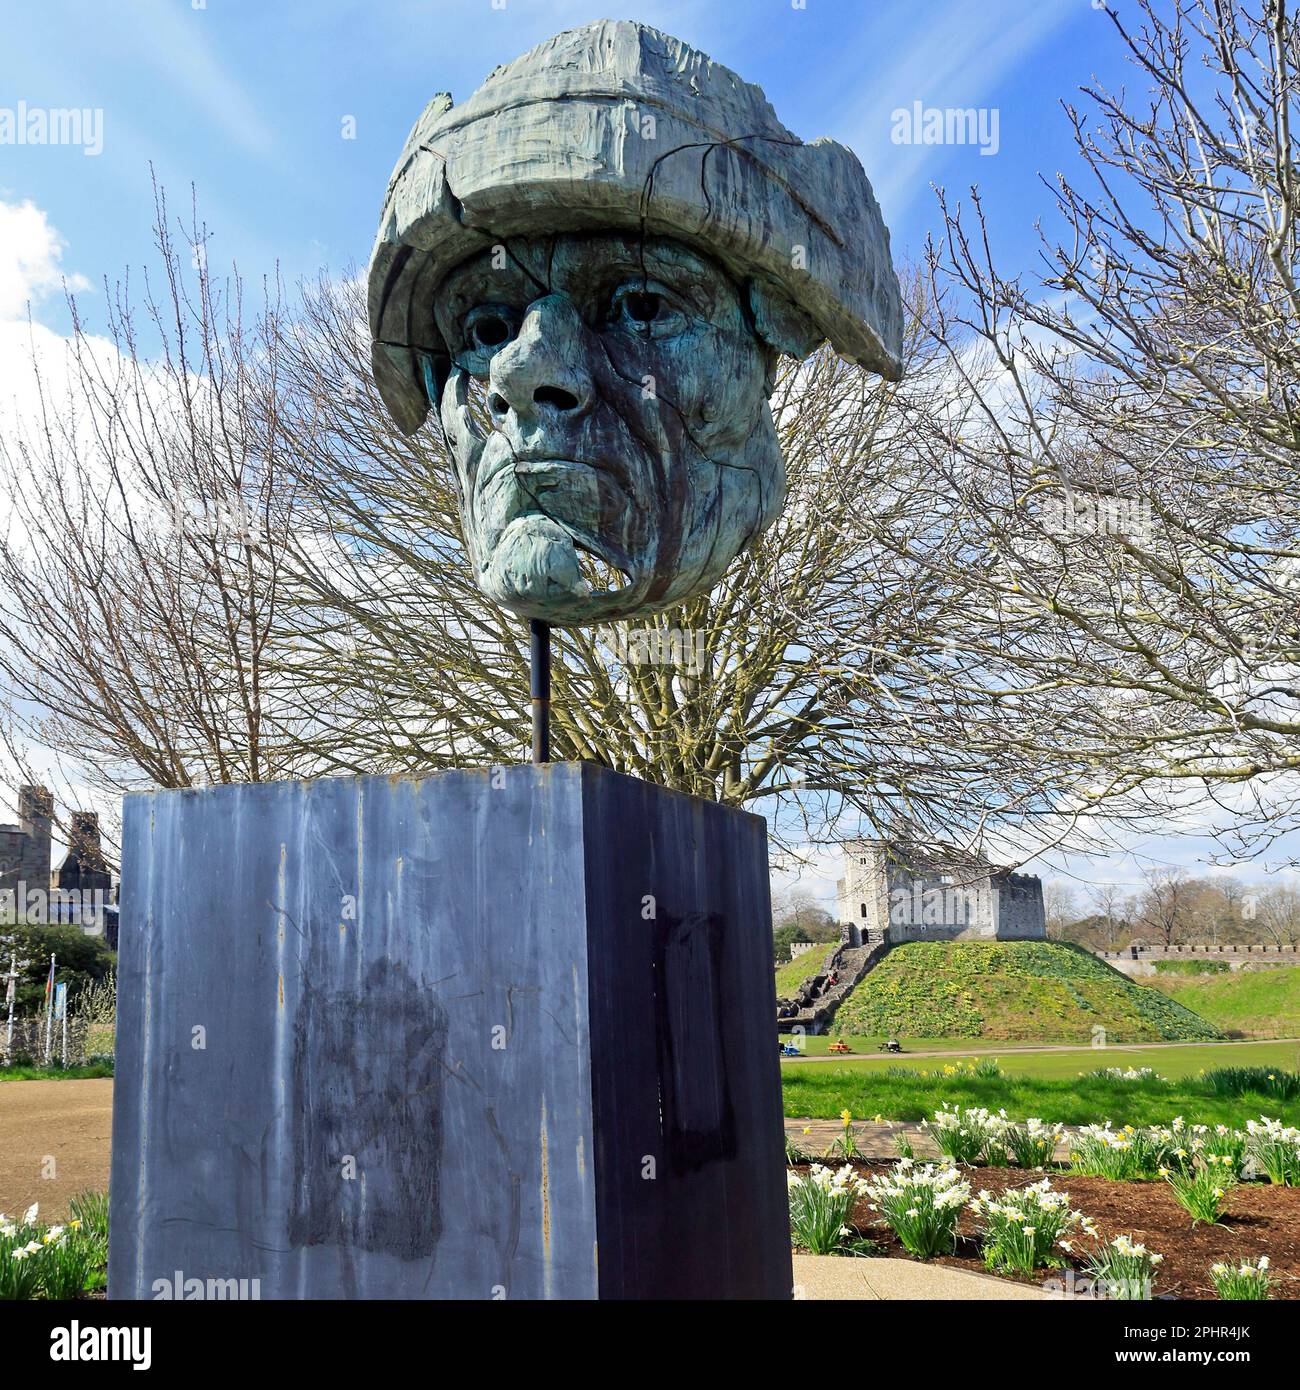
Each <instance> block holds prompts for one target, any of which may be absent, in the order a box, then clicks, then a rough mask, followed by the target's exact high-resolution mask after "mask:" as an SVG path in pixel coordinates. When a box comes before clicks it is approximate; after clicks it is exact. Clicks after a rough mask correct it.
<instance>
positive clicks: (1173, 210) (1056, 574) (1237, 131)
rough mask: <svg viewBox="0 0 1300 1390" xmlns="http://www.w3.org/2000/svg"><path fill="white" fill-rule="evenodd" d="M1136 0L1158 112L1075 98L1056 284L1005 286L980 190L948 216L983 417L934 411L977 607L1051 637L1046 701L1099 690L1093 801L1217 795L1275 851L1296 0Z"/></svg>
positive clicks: (956, 363) (1299, 421) (1285, 654)
mask: <svg viewBox="0 0 1300 1390" xmlns="http://www.w3.org/2000/svg"><path fill="white" fill-rule="evenodd" d="M1134 8H1135V9H1136V11H1137V13H1138V20H1139V27H1137V28H1131V27H1128V26H1127V25H1126V24H1125V23H1124V22H1122V21H1121V18H1120V17H1119V16H1117V15H1116V14H1115V13H1114V12H1112V11H1107V12H1106V13H1107V15H1108V16H1109V19H1108V21H1107V20H1102V21H1100V22H1109V23H1111V24H1112V25H1113V29H1114V33H1115V35H1116V37H1117V39H1118V41H1119V42H1120V43H1121V44H1122V45H1123V46H1124V47H1125V48H1126V50H1127V52H1128V55H1129V56H1130V58H1131V59H1132V61H1133V63H1134V65H1135V67H1136V68H1137V69H1138V71H1139V73H1140V75H1141V78H1142V85H1143V86H1145V87H1146V88H1147V89H1148V93H1149V94H1148V96H1147V97H1146V98H1145V99H1143V98H1135V97H1133V96H1130V95H1129V94H1127V93H1125V92H1120V93H1112V92H1109V91H1107V90H1105V89H1103V88H1101V87H1100V86H1095V85H1094V86H1092V87H1089V88H1086V89H1085V90H1084V93H1083V97H1084V100H1083V103H1082V105H1081V106H1080V107H1079V108H1076V107H1074V106H1070V105H1067V106H1066V108H1065V110H1066V118H1067V120H1068V121H1069V123H1070V125H1071V127H1072V130H1073V134H1074V140H1075V145H1076V149H1077V154H1078V159H1079V170H1078V172H1077V173H1066V174H1062V175H1060V176H1058V179H1057V181H1056V185H1055V190H1054V193H1055V203H1056V210H1057V213H1058V214H1059V219H1060V221H1059V226H1060V230H1059V232H1057V233H1055V234H1051V235H1049V234H1046V233H1045V234H1044V241H1043V254H1044V260H1045V263H1046V265H1047V270H1046V272H1045V273H1044V274H1043V275H1042V276H1041V277H1039V278H1038V279H1036V280H1031V279H1026V278H1014V277H1007V276H1004V275H1003V274H1001V273H999V271H998V270H997V268H996V266H995V264H994V259H993V256H992V253H991V251H990V239H989V236H988V235H987V230H986V226H985V219H984V212H983V208H982V206H981V203H980V199H979V197H978V195H973V197H972V201H971V204H970V206H969V208H967V209H965V210H963V209H962V208H960V207H959V206H957V205H956V204H954V203H953V202H952V201H951V200H949V199H947V198H946V197H944V198H943V210H944V213H945V216H946V219H947V227H946V234H945V236H944V238H943V239H942V241H941V243H940V244H938V245H936V246H934V247H932V249H931V255H930V259H929V265H930V270H931V274H932V284H933V286H934V291H935V295H936V309H935V317H936V320H937V322H938V324H939V330H938V331H939V336H940V338H941V340H942V341H943V343H944V344H945V346H946V348H947V350H948V354H949V356H948V360H949V363H950V366H951V369H952V371H953V372H954V373H955V374H956V375H957V376H958V377H959V378H960V379H961V380H962V381H963V383H964V384H965V387H966V399H967V402H968V408H967V409H966V410H965V411H963V412H959V413H954V414H952V415H951V416H948V417H943V418H939V417H936V418H935V419H934V420H933V421H932V450H931V452H932V458H933V460H934V476H935V481H934V483H933V485H932V486H933V491H934V494H935V496H936V497H938V496H946V495H950V494H951V493H952V492H953V491H954V490H956V491H957V492H959V493H960V495H961V497H962V499H963V504H964V511H965V514H966V520H967V524H968V525H969V527H970V528H971V532H972V536H973V540H972V548H976V549H979V550H980V551H982V553H983V555H984V559H985V564H984V566H983V568H982V570H977V569H976V567H974V566H972V565H967V566H966V567H965V573H966V574H967V575H968V576H975V575H978V576H979V578H978V587H979V590H980V597H979V598H978V599H973V600H972V602H973V604H974V606H975V608H976V609H977V611H983V612H987V613H990V614H993V613H996V614H998V615H1000V617H1001V619H1002V620H1003V621H1004V622H1005V623H1006V624H1007V625H1008V626H1009V627H1011V628H1017V627H1018V628H1019V629H1020V630H1022V631H1023V630H1025V629H1028V628H1032V629H1033V630H1034V637H1033V640H1032V641H1030V642H1028V643H1026V644H1025V646H1024V648H1023V651H1022V663H1021V671H1022V673H1023V677H1024V679H1025V681H1026V683H1027V685H1029V686H1030V687H1032V689H1033V690H1034V691H1035V692H1039V693H1041V692H1053V693H1054V694H1055V695H1056V696H1057V697H1058V698H1059V700H1060V701H1061V703H1062V705H1063V706H1065V707H1067V708H1068V707H1069V706H1070V702H1069V700H1068V696H1069V695H1070V693H1073V694H1074V696H1075V697H1076V698H1075V700H1074V703H1073V712H1072V715H1071V717H1070V719H1069V721H1068V722H1067V723H1065V724H1063V725H1062V727H1061V729H1060V730H1059V731H1058V733H1057V740H1058V744H1060V745H1062V746H1061V748H1060V751H1061V753H1062V756H1066V757H1068V756H1069V755H1070V754H1071V753H1074V754H1076V755H1078V756H1079V757H1080V758H1081V759H1083V760H1085V761H1087V760H1089V759H1090V760H1091V763H1092V767H1093V772H1092V775H1091V776H1090V777H1089V778H1088V781H1087V784H1086V785H1081V787H1080V793H1079V794H1080V796H1081V798H1083V799H1084V800H1088V801H1090V802H1092V803H1093V804H1095V805H1097V806H1103V805H1106V804H1108V803H1110V802H1111V801H1112V800H1113V799H1114V798H1115V797H1116V796H1119V797H1121V798H1124V799H1131V798H1132V797H1133V796H1134V795H1137V796H1139V797H1141V796H1147V797H1149V800H1150V804H1151V805H1152V806H1163V807H1168V806H1169V805H1170V804H1171V803H1173V804H1178V803H1179V802H1181V801H1186V800H1188V799H1195V798H1198V797H1200V796H1202V795H1204V794H1205V793H1206V792H1207V791H1208V794H1209V795H1210V796H1212V797H1214V798H1215V799H1216V800H1217V801H1218V802H1219V804H1220V805H1221V807H1222V809H1223V813H1224V819H1225V823H1226V828H1225V830H1224V835H1225V843H1226V844H1227V846H1228V848H1229V849H1230V850H1231V851H1232V852H1234V853H1236V854H1257V853H1262V852H1264V851H1266V850H1267V849H1268V848H1269V847H1270V846H1272V845H1273V844H1274V843H1275V841H1276V840H1277V838H1278V837H1279V836H1280V835H1282V834H1283V833H1285V832H1286V831H1287V830H1289V829H1290V828H1292V827H1294V826H1295V825H1297V824H1298V823H1300V799H1298V796H1300V793H1298V791H1297V785H1298V784H1297V781H1296V779H1295V777H1294V776H1293V775H1292V774H1294V773H1295V772H1296V770H1297V769H1298V768H1300V490H1297V488H1296V486H1295V478H1296V472H1297V464H1298V462H1300V415H1298V414H1297V411H1298V410H1300V404H1298V402H1297V398H1296V393H1295V389H1294V387H1295V382H1296V380H1297V376H1298V375H1300V291H1298V290H1297V269H1298V266H1297V249H1298V244H1297V212H1298V211H1300V185H1298V184H1297V172H1296V171H1297V168H1300V160H1298V159H1297V154H1298V153H1300V151H1298V150H1297V138H1298V137H1297V129H1296V122H1295V120H1294V114H1295V110H1294V108H1295V101H1296V95H1297V70H1298V67H1300V30H1298V28H1297V22H1296V19H1295V16H1294V15H1293V14H1292V13H1291V12H1290V11H1289V8H1288V6H1287V4H1286V3H1285V0H1251V3H1240V0H1175V3H1172V4H1168V5H1159V6H1157V5H1155V4H1152V3H1148V0H1137V3H1136V5H1135V6H1134ZM935 562H936V564H941V565H944V566H948V565H949V564H950V562H949V561H948V560H947V558H946V557H944V556H942V555H940V556H938V557H936V561H935ZM995 636H997V634H994V633H992V632H991V630H990V631H986V632H985V633H982V634H980V635H979V636H978V638H977V640H978V641H979V642H981V643H984V644H988V643H989V642H990V641H991V639H992V638H993V637H995ZM1027 732H1029V731H1027Z"/></svg>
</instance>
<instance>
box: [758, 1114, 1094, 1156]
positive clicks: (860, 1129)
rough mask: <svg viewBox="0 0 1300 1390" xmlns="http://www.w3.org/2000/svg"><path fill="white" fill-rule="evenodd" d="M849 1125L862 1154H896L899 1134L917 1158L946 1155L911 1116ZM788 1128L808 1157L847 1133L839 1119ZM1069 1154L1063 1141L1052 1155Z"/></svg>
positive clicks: (797, 1122) (791, 1123)
mask: <svg viewBox="0 0 1300 1390" xmlns="http://www.w3.org/2000/svg"><path fill="white" fill-rule="evenodd" d="M849 1128H850V1129H851V1130H852V1131H853V1142H854V1143H855V1144H856V1145H857V1146H858V1153H859V1154H860V1155H861V1157H863V1158H869V1159H879V1158H897V1157H898V1148H897V1146H896V1145H895V1143H894V1140H895V1138H896V1137H903V1138H906V1140H907V1142H908V1143H909V1144H911V1146H912V1151H913V1152H914V1153H915V1154H916V1156H917V1158H920V1159H938V1158H942V1157H943V1155H942V1154H941V1153H940V1152H939V1147H938V1145H937V1144H936V1143H935V1142H934V1140H933V1139H931V1138H930V1136H929V1135H928V1134H927V1133H926V1132H925V1131H924V1130H923V1129H922V1128H921V1126H920V1125H919V1124H917V1123H914V1122H913V1121H910V1120H895V1121H893V1122H892V1123H891V1122H890V1121H888V1120H885V1121H882V1122H879V1123H878V1122H876V1121H874V1120H854V1121H853V1122H852V1123H851V1124H850V1125H849ZM1068 1128H1069V1127H1068V1126H1067V1133H1068ZM785 1132H786V1135H787V1137H788V1138H790V1139H792V1140H793V1141H794V1142H795V1143H796V1144H797V1145H798V1146H799V1147H800V1148H801V1149H802V1150H803V1151H804V1153H806V1154H808V1155H809V1157H811V1158H815V1159H818V1160H821V1159H822V1158H823V1156H824V1155H825V1153H826V1150H827V1149H828V1148H829V1147H830V1145H831V1142H832V1140H835V1139H838V1138H839V1137H840V1135H842V1134H843V1133H844V1126H843V1124H842V1123H841V1122H840V1121H839V1120H786V1122H785ZM1069 1156H1070V1151H1069V1148H1068V1147H1067V1146H1066V1145H1065V1144H1064V1143H1061V1144H1058V1145H1057V1146H1056V1152H1055V1154H1054V1155H1053V1157H1054V1158H1055V1159H1056V1161H1057V1162H1058V1163H1064V1162H1065V1161H1066V1160H1067V1159H1068V1158H1069ZM833 1161H834V1160H832V1162H833Z"/></svg>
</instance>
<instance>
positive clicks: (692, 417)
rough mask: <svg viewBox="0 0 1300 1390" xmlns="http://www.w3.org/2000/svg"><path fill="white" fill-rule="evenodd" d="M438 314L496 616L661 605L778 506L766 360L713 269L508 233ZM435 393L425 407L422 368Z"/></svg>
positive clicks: (455, 429) (555, 619)
mask: <svg viewBox="0 0 1300 1390" xmlns="http://www.w3.org/2000/svg"><path fill="white" fill-rule="evenodd" d="M435 314H436V320H437V326H438V329H439V332H440V334H441V336H442V338H443V340H444V342H445V343H446V344H447V345H448V348H449V350H450V353H451V357H452V367H451V372H450V375H449V377H448V379H447V381H446V384H445V386H444V387H443V389H442V395H441V402H440V411H441V418H442V424H443V429H444V431H445V432H446V436H447V439H448V442H449V444H450V446H451V448H452V451H453V454H454V456H455V462H456V471H457V478H458V484H459V492H460V501H461V511H462V519H463V523H464V531H465V539H466V543H467V545H468V548H469V553H470V558H471V561H472V563H473V565H474V569H475V574H476V576H477V579H478V583H479V586H480V587H481V588H482V589H483V591H484V593H486V594H487V595H488V597H490V598H491V599H493V600H495V601H496V602H497V603H499V604H501V605H502V606H503V607H505V608H508V609H510V610H511V611H513V612H515V613H518V614H520V615H521V616H524V617H530V618H542V619H545V620H546V621H548V622H552V623H556V624H559V625H561V626H563V625H566V624H577V623H592V622H601V621H606V620H613V619H617V618H621V617H626V616H628V615H630V614H632V613H635V612H637V611H653V610H655V609H658V608H664V607H667V606H669V605H670V604H673V603H677V602H680V601H681V600H682V599H685V598H687V597H690V596H691V595H693V594H696V593H701V592H704V591H705V590H707V589H709V588H710V587H712V585H713V584H714V583H715V582H716V581H717V579H718V578H719V577H720V576H721V574H722V572H723V571H724V570H725V569H726V568H727V566H728V565H729V564H730V563H731V561H732V560H733V559H734V558H735V556H736V555H737V553H738V552H739V551H740V550H741V549H742V547H743V546H744V545H745V544H746V543H747V542H748V541H749V540H750V539H751V538H753V537H754V536H756V535H758V534H759V533H760V532H761V531H762V530H763V529H764V528H765V527H766V526H767V525H768V524H770V522H771V521H772V520H773V519H774V518H775V517H776V516H777V514H778V513H779V512H780V510H781V504H782V502H783V500H784V493H785V479H784V470H783V467H782V463H781V453H780V448H779V445H778V443H777V438H776V432H775V429H774V427H773V424H772V417H771V413H770V411H769V410H768V405H767V397H768V393H769V391H770V374H771V371H772V368H773V364H774V361H775V354H774V352H773V351H772V349H770V348H768V347H767V346H766V345H765V344H764V343H763V342H762V341H761V340H760V339H759V338H758V337H757V336H756V334H755V332H754V329H753V328H752V327H751V320H750V316H749V312H748V308H747V305H746V302H745V298H744V293H743V291H742V290H741V288H740V287H739V286H738V285H737V284H736V283H735V282H734V281H733V280H732V279H731V278H730V277H729V276H728V275H727V274H726V273H724V272H723V270H722V269H721V268H720V267H719V266H717V265H716V264H714V263H713V262H711V261H710V260H708V259H707V258H706V257H704V256H702V255H700V254H698V253H696V252H694V251H692V250H690V249H688V248H687V247H685V246H684V245H682V244H681V243H679V242H675V241H670V240H653V239H652V240H648V241H647V240H641V239H632V238H624V237H622V236H618V235H613V234H608V235H604V234H600V235H591V236H558V237H538V238H534V239H524V240H520V239H515V240H511V241H509V242H507V243H505V244H504V245H503V247H498V248H495V249H494V250H493V251H488V252H484V253H483V254H482V255H480V256H478V257H476V258H475V259H472V260H470V261H467V262H465V263H464V264H462V265H460V266H458V267H457V268H456V269H455V270H453V271H452V272H451V273H450V274H449V275H448V276H447V277H446V279H445V280H444V281H443V283H442V284H441V285H440V286H439V288H438V290H437V294H436V300H435ZM472 381H477V382H478V383H481V387H482V391H481V393H480V392H472V391H471V382H472ZM426 383H427V384H428V385H429V387H430V392H431V399H436V394H435V392H436V387H435V385H434V383H433V381H432V373H431V370H430V369H429V368H427V367H426ZM480 394H481V397H482V403H483V407H484V408H483V409H482V410H476V409H475V408H474V406H475V397H478V396H480Z"/></svg>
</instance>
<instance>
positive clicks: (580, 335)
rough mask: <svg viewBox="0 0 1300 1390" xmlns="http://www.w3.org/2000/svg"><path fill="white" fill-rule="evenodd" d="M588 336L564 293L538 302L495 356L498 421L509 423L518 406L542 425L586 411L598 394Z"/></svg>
mask: <svg viewBox="0 0 1300 1390" xmlns="http://www.w3.org/2000/svg"><path fill="white" fill-rule="evenodd" d="M585 337H586V328H585V326H584V324H583V322H582V319H581V318H580V317H579V315H578V311H577V310H576V309H575V308H574V307H573V303H572V301H571V300H569V299H568V298H566V297H565V296H564V295H561V294H551V295H547V296H546V298H545V299H539V300H537V301H536V302H535V303H534V304H532V305H531V306H530V307H529V309H528V312H527V314H526V315H525V316H524V321H523V323H522V325H521V326H520V329H519V332H518V334H517V335H516V337H515V339H514V341H513V342H511V343H510V344H509V345H508V346H507V347H504V348H502V349H501V351H500V352H498V353H497V354H496V355H495V356H494V357H493V358H492V368H491V379H490V385H491V389H490V391H489V392H488V409H489V410H490V411H491V412H492V418H493V420H494V422H495V423H496V424H498V425H500V424H502V423H504V422H505V420H506V419H507V417H508V416H509V415H510V414H511V412H512V411H513V413H514V414H515V415H516V417H517V418H518V419H519V420H521V421H525V420H526V421H530V422H535V423H539V424H540V423H546V422H547V421H548V420H554V421H555V422H556V423H560V421H561V420H564V419H566V418H568V417H573V418H576V417H577V416H579V415H582V414H585V412H586V411H587V410H589V409H590V408H591V403H592V400H593V399H594V397H595V387H594V385H593V383H592V380H591V370H590V368H589V366H588V363H587V354H588V352H589V351H590V349H589V347H588V345H587V343H586V342H585Z"/></svg>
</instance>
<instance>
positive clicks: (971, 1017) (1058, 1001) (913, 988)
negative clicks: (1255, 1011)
mask: <svg viewBox="0 0 1300 1390" xmlns="http://www.w3.org/2000/svg"><path fill="white" fill-rule="evenodd" d="M1098 1027H1101V1028H1104V1029H1105V1030H1106V1041H1107V1042H1108V1043H1120V1042H1156V1041H1159V1040H1161V1039H1168V1040H1180V1039H1187V1038H1217V1037H1220V1036H1221V1033H1220V1031H1219V1029H1218V1028H1217V1027H1216V1026H1215V1025H1214V1024H1213V1023H1210V1022H1207V1021H1206V1020H1205V1019H1204V1018H1201V1017H1199V1016H1198V1015H1197V1014H1196V1013H1194V1012H1192V1010H1191V1009H1189V1008H1187V1007H1186V1006H1185V1005H1184V1004H1182V1003H1179V1002H1178V1001H1177V1000H1176V999H1172V998H1170V997H1169V995H1167V994H1165V993H1162V992H1161V991H1160V990H1157V989H1147V988H1144V987H1143V986H1141V985H1138V984H1135V983H1134V982H1133V981H1132V980H1130V979H1129V978H1128V977H1127V976H1126V975H1121V974H1120V972H1119V971H1118V970H1113V969H1111V967H1110V966H1109V965H1107V964H1106V963H1105V962H1104V961H1101V960H1098V959H1097V957H1096V956H1094V955H1092V954H1091V953H1090V952H1088V951H1085V950H1083V949H1081V948H1080V947H1078V946H1070V945H1067V944H1066V943H1064V942H1057V941H951V942H940V941H915V942H908V943H906V944H904V945H901V946H896V947H895V948H894V949H893V950H892V951H890V953H889V954H888V955H887V956H886V957H885V959H884V960H883V961H881V962H880V964H879V965H877V966H876V968H875V969H874V970H873V971H871V973H870V974H869V975H867V977H866V978H865V979H864V980H863V981H862V983H861V984H860V985H858V987H857V988H856V989H855V990H854V991H853V992H852V994H850V995H849V997H848V998H847V999H846V1000H845V1001H844V1003H843V1004H842V1005H841V1006H840V1008H839V1011H838V1012H837V1013H836V1015H835V1022H834V1025H833V1029H832V1031H833V1032H835V1033H837V1034H839V1035H841V1036H847V1035H851V1034H857V1035H863V1036H869V1037H878V1036H883V1035H888V1034H893V1035H894V1036H898V1037H926V1038H988V1039H992V1040H998V1039H1004V1040H1007V1041H1010V1040H1013V1039H1033V1040H1035V1041H1043V1042H1091V1041H1092V1040H1093V1038H1094V1036H1095V1034H1094V1030H1095V1029H1096V1028H1098Z"/></svg>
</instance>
